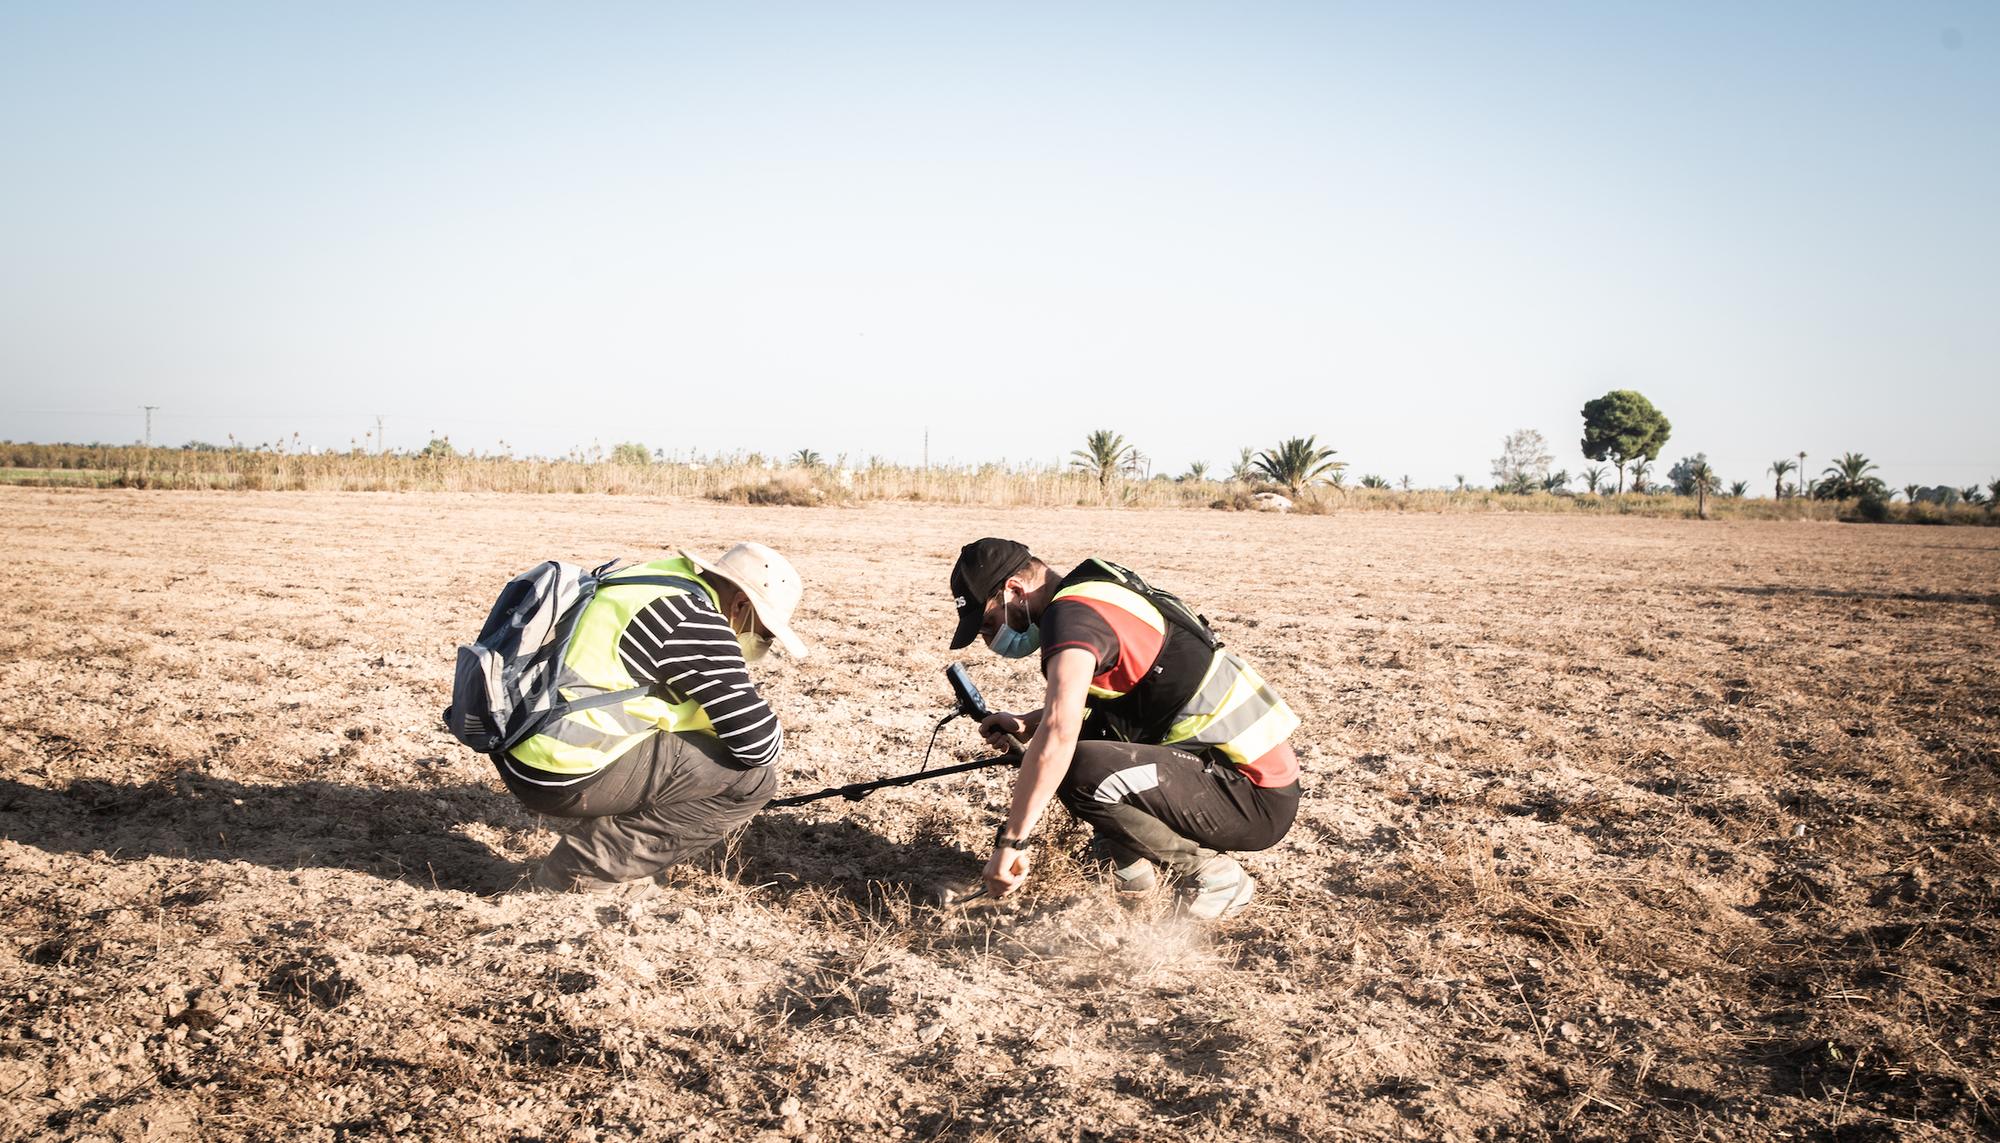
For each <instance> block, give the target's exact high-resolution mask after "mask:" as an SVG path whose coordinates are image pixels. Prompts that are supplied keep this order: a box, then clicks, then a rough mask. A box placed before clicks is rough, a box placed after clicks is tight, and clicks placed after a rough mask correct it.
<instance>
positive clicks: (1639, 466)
mask: <svg viewBox="0 0 2000 1143" xmlns="http://www.w3.org/2000/svg"><path fill="white" fill-rule="evenodd" d="M1652 474H1653V462H1652V461H1650V460H1647V459H1646V458H1645V457H1643V456H1642V457H1638V458H1637V459H1635V460H1633V461H1632V491H1633V492H1636V493H1638V494H1639V495H1641V496H1644V495H1645V494H1646V478H1647V477H1648V476H1651V475H1652Z"/></svg>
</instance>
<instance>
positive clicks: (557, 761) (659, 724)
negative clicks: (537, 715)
mask: <svg viewBox="0 0 2000 1143" xmlns="http://www.w3.org/2000/svg"><path fill="white" fill-rule="evenodd" d="M627 575H631V576H644V575H652V576H660V575H669V576H679V577H681V578H683V579H687V580H691V581H693V582H694V583H695V584H697V585H698V586H700V587H701V589H702V590H703V591H705V592H707V593H708V601H709V602H710V603H711V604H715V605H716V606H717V607H718V608H719V607H720V606H721V604H720V601H719V600H718V598H717V596H716V594H715V589H714V588H712V587H710V586H709V585H708V584H707V582H705V581H704V580H702V579H701V570H700V569H699V568H697V567H695V566H694V565H693V564H692V563H689V562H688V561H687V560H684V559H679V558H673V559H664V560H654V561H653V562H652V563H647V564H637V565H634V566H633V567H629V568H620V569H619V570H618V571H616V572H613V573H612V574H611V576H610V577H609V578H607V579H605V580H604V581H603V582H602V583H600V584H599V585H598V588H597V594H596V595H594V596H592V597H591V600H590V602H589V603H587V604H585V605H584V608H583V614H581V615H579V616H577V620H576V627H575V629H574V630H573V631H572V632H571V633H570V640H569V648H568V650H567V651H566V652H565V653H564V655H563V664H562V666H563V670H562V677H561V678H560V679H559V680H558V682H557V684H556V689H557V691H558V693H560V694H561V696H562V697H563V698H564V699H566V700H574V699H581V698H588V697H590V696H591V695H599V694H607V693H610V692H613V691H625V690H631V689H633V688H635V687H639V686H643V685H645V684H643V683H641V682H639V681H638V680H637V679H634V678H633V677H632V674H631V672H629V671H627V670H626V669H625V664H624V663H623V662H622V661H621V660H620V659H619V658H618V641H619V640H620V639H622V638H624V636H625V628H626V627H627V626H628V625H629V624H630V623H631V622H632V617H633V616H635V615H637V614H639V612H640V611H642V610H644V609H645V608H646V606H647V605H649V604H651V603H654V602H655V601H657V600H660V599H663V598H665V597H667V596H671V595H686V594H688V592H687V590H686V589H685V588H680V587H670V586H662V585H659V584H623V585H621V584H620V583H619V582H618V580H619V578H620V577H622V576H627ZM661 689H662V688H654V692H653V693H648V694H644V695H640V696H639V697H637V698H633V699H628V700H626V701H625V702H622V703H616V704H614V705H611V706H597V707H588V708H586V709H583V710H575V711H571V712H570V713H568V714H566V715H564V716H563V717H562V718H559V719H557V720H556V721H554V722H553V723H550V724H549V725H548V726H547V727H545V728H543V730H542V732H541V733H539V734H536V735H533V736H531V737H529V738H528V739H526V740H525V741H523V742H522V743H520V745H518V746H516V747H514V749H512V750H510V751H508V753H509V754H510V755H511V756H512V757H513V759H514V760H515V761H517V762H519V763H521V764H522V765H524V766H533V767H535V768H536V769H538V770H547V771H549V772H550V773H554V774H565V775H570V776H572V777H578V776H582V775H585V774H594V773H596V772H597V771H599V770H602V769H604V768H605V767H606V766H609V765H611V764H612V763H613V762H616V761H617V760H618V759H619V758H620V757H622V756H623V755H624V754H625V752H626V751H628V750H630V749H632V748H633V747H634V746H637V745H638V744H639V743H641V742H643V741H645V740H646V739H647V738H650V737H652V736H653V735H655V734H658V733H659V732H660V731H662V730H664V731H668V732H670V733H687V732H698V733H706V734H713V733H715V726H714V724H713V723H711V722H709V720H708V714H707V712H705V711H704V710H702V708H701V704H700V703H698V702H696V701H694V700H693V699H686V700H683V701H681V702H669V701H668V697H670V696H667V695H663V694H661V693H659V691H660V690H661Z"/></svg>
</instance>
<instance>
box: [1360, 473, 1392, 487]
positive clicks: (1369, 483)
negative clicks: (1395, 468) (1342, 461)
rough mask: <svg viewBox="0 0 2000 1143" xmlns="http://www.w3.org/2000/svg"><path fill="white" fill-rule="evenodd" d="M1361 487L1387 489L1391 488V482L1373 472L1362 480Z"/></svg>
mask: <svg viewBox="0 0 2000 1143" xmlns="http://www.w3.org/2000/svg"><path fill="white" fill-rule="evenodd" d="M1361 487H1363V488H1387V487H1389V482H1388V481H1387V480H1384V479H1382V478H1381V477H1379V476H1377V475H1375V474H1374V473H1372V472H1371V473H1369V474H1368V475H1366V476H1364V477H1362V478H1361Z"/></svg>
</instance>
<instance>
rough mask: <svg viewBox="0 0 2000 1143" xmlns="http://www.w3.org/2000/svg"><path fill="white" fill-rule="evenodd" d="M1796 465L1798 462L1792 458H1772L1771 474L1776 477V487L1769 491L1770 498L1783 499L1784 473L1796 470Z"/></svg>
mask: <svg viewBox="0 0 2000 1143" xmlns="http://www.w3.org/2000/svg"><path fill="white" fill-rule="evenodd" d="M1798 467H1799V466H1798V462H1797V461H1793V460H1774V461H1772V462H1771V475H1772V476H1773V477H1776V478H1777V481H1778V486H1777V488H1776V489H1775V490H1773V491H1772V493H1771V497H1772V499H1774V500H1783V499H1784V498H1785V474H1786V473H1789V472H1794V471H1796V470H1797V469H1798Z"/></svg>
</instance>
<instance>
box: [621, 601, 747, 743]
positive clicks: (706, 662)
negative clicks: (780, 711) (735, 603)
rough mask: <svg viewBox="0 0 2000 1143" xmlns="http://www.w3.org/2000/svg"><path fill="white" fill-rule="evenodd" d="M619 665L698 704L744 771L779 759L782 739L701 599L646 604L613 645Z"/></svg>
mask: <svg viewBox="0 0 2000 1143" xmlns="http://www.w3.org/2000/svg"><path fill="white" fill-rule="evenodd" d="M618 659H619V661H620V662H622V663H624V664H625V669H626V670H627V671H629V672H631V674H632V677H633V678H634V679H635V680H637V681H639V682H641V683H658V684H661V685H663V686H665V687H666V688H668V689H669V690H671V691H672V692H673V694H672V695H671V696H669V697H668V700H667V701H669V702H680V701H683V700H685V699H693V700H694V701H696V702H698V703H700V704H701V709H702V711H703V712H704V713H706V714H707V715H708V720H709V721H710V722H712V723H714V724H715V733H716V736H717V737H718V738H720V739H722V744H723V745H724V746H727V747H728V748H729V752H730V753H731V754H733V755H735V756H736V760H737V761H738V762H739V763H741V764H743V765H745V766H767V765H769V764H770V763H772V762H775V761H776V760H777V758H778V748H779V747H780V746H781V745H783V742H784V732H783V730H782V729H781V728H780V727H779V726H778V716H777V715H775V714H773V713H771V708H770V707H769V706H766V705H765V704H764V699H763V696H761V695H759V694H758V693H757V688H756V687H755V686H753V685H752V684H751V682H750V672H749V671H748V670H746V669H745V668H744V665H743V648H742V647H741V645H739V644H738V643H737V642H736V632H734V631H732V630H730V628H729V621H728V620H727V619H724V618H723V617H722V614H721V613H720V612H718V611H716V609H715V605H714V604H713V603H710V602H709V599H708V596H706V595H669V596H664V597H662V598H660V599H657V600H655V601H653V602H652V603H649V604H647V605H646V606H645V607H644V608H642V609H641V610H640V611H639V613H638V614H637V615H634V616H633V617H632V622H631V623H630V624H628V625H627V626H626V628H625V634H624V636H623V637H621V638H620V639H619V640H618Z"/></svg>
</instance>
